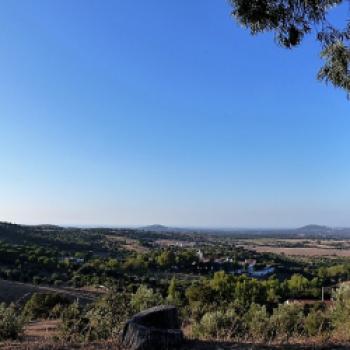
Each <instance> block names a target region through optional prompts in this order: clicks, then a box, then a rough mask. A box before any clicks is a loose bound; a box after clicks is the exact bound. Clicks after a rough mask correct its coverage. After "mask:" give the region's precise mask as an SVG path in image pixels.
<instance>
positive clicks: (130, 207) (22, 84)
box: [0, 0, 350, 227]
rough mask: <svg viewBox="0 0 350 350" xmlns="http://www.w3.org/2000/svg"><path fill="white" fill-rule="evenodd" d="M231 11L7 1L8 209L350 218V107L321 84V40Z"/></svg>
mask: <svg viewBox="0 0 350 350" xmlns="http://www.w3.org/2000/svg"><path fill="white" fill-rule="evenodd" d="M346 11H347V10H346ZM346 11H345V10H344V12H343V14H345V15H348V13H345V12H346ZM229 14H230V8H229V5H228V3H227V2H226V1H225V0H222V1H212V0H200V1H199V0H193V1H188V0H177V1H159V0H149V1H141V0H139V1H121V0H103V1H100V0H88V1H87V0H75V1H71V0H60V1H47V0H31V1H25V2H18V1H11V0H4V1H2V2H1V6H0V23H1V27H0V28H1V29H0V76H1V80H0V160H1V163H0V193H1V197H0V218H1V219H2V220H8V221H14V222H19V223H56V224H83V225H98V224H103V225H145V224H153V223H162V224H165V225H176V226H212V227H228V226H229V227H286V226H299V225H303V224H308V223H320V224H328V225H335V226H346V225H349V226H350V215H349V210H350V162H349V152H350V137H349V132H350V113H349V106H350V105H349V101H348V100H347V99H346V96H345V93H344V92H342V91H339V90H336V89H334V88H333V87H331V86H328V87H327V86H325V85H323V84H321V83H319V82H317V81H316V79H315V76H316V73H317V69H318V67H319V66H320V64H321V61H320V60H319V47H318V45H317V44H316V43H314V41H313V40H312V38H310V39H307V40H306V41H305V42H304V44H303V45H302V46H301V47H300V48H298V49H296V50H293V51H289V50H284V49H282V48H279V47H278V46H276V45H275V44H274V42H273V38H272V36H271V35H269V34H265V35H261V36H257V37H255V38H252V37H251V36H250V35H249V33H248V31H246V30H244V29H242V28H240V27H239V26H238V25H237V24H236V23H235V22H234V21H233V20H232V18H230V15H229ZM333 18H334V20H335V21H340V20H341V19H342V13H335V14H334V15H333Z"/></svg>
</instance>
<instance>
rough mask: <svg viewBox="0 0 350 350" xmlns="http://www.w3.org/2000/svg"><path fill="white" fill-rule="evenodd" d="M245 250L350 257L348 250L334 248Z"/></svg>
mask: <svg viewBox="0 0 350 350" xmlns="http://www.w3.org/2000/svg"><path fill="white" fill-rule="evenodd" d="M245 248H247V249H250V250H254V251H255V252H258V253H275V254H284V255H289V256H312V257H316V256H328V257H350V249H336V248H331V249H328V248H320V247H314V248H310V247H306V248H301V247H298V248H290V247H273V246H246V247H245Z"/></svg>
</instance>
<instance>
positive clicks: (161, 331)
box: [122, 305, 183, 350]
mask: <svg viewBox="0 0 350 350" xmlns="http://www.w3.org/2000/svg"><path fill="white" fill-rule="evenodd" d="M182 342H183V334H182V331H181V329H180V325H179V319H178V312H177V309H176V307H175V306H171V305H161V306H156V307H153V308H151V309H147V310H145V311H142V312H140V313H138V314H136V315H134V316H133V317H132V318H131V319H130V320H129V321H128V322H127V323H126V325H125V327H124V331H123V335H122V344H123V346H124V347H125V348H126V349H128V350H168V349H175V348H177V347H179V346H180V345H181V344H182Z"/></svg>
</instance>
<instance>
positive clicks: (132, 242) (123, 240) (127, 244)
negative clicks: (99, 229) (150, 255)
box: [106, 235, 149, 254]
mask: <svg viewBox="0 0 350 350" xmlns="http://www.w3.org/2000/svg"><path fill="white" fill-rule="evenodd" d="M106 238H107V239H108V240H110V241H112V242H119V243H120V245H121V247H122V248H124V249H126V250H128V251H129V252H136V253H141V254H143V253H147V252H148V251H149V249H148V248H146V247H144V246H142V245H141V244H140V243H139V242H138V241H137V240H136V239H131V238H128V237H124V236H114V235H108V236H106Z"/></svg>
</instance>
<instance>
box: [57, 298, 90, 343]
mask: <svg viewBox="0 0 350 350" xmlns="http://www.w3.org/2000/svg"><path fill="white" fill-rule="evenodd" d="M61 320H62V322H61V325H60V335H61V337H63V339H64V340H65V341H67V342H75V341H78V342H80V341H84V339H85V336H86V333H87V331H88V329H89V320H88V319H87V318H86V317H85V315H84V312H83V310H82V309H81V307H80V306H79V304H78V303H73V304H71V305H69V306H68V307H66V308H65V309H64V311H63V312H62V318H61Z"/></svg>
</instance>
